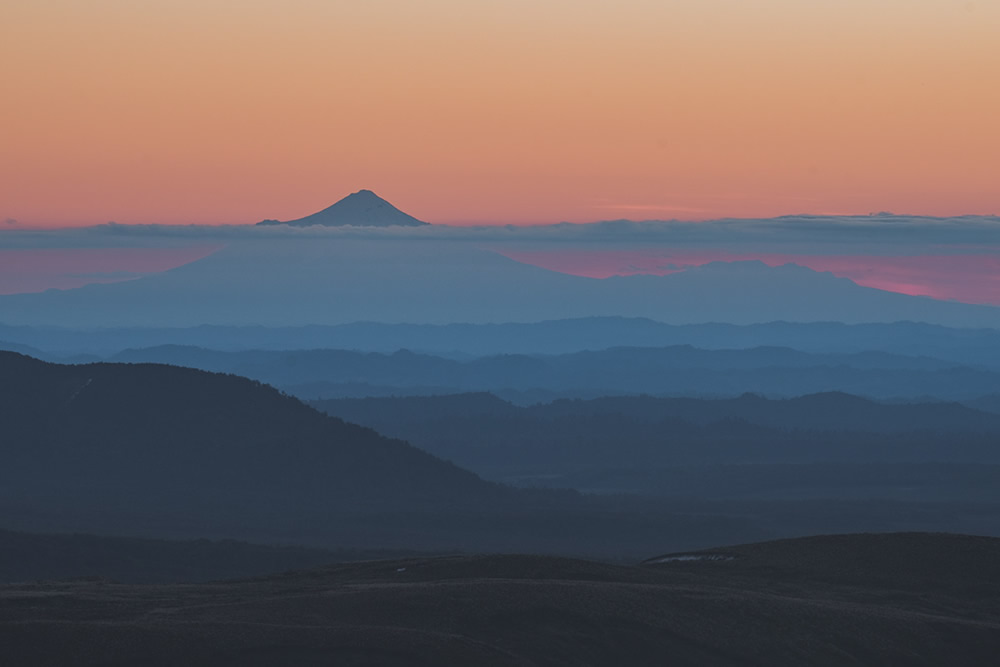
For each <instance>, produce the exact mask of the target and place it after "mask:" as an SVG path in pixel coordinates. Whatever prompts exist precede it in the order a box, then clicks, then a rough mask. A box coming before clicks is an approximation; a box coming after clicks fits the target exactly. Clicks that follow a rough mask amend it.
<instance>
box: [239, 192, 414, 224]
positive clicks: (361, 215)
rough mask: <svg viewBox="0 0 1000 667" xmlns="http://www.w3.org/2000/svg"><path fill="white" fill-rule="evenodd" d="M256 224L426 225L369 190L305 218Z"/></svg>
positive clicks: (347, 197) (352, 195)
mask: <svg viewBox="0 0 1000 667" xmlns="http://www.w3.org/2000/svg"><path fill="white" fill-rule="evenodd" d="M258 224H261V225H294V226H295V227H308V226H310V225H323V226H325V227H342V226H345V225H352V226H354V227H394V226H406V227H417V226H420V225H426V224H428V223H426V222H424V221H423V220H417V219H416V218H414V217H413V216H412V215H408V214H406V213H403V212H402V211H400V210H399V209H398V208H396V207H395V206H393V205H392V204H390V203H389V202H387V201H386V200H384V199H382V198H381V197H379V196H378V195H377V194H375V193H374V192H372V191H371V190H358V191H357V192H355V193H354V194H350V195H347V196H346V197H344V198H343V199H341V200H340V201H338V202H337V203H336V204H334V205H333V206H328V207H327V208H324V209H323V210H322V211H319V212H318V213H313V214H312V215H307V216H306V217H304V218H299V219H298V220H289V221H287V222H281V221H278V220H264V221H263V222H260V223H258Z"/></svg>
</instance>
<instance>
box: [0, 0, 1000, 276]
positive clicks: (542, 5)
mask: <svg viewBox="0 0 1000 667" xmlns="http://www.w3.org/2000/svg"><path fill="white" fill-rule="evenodd" d="M998 81H1000V2H995V1H993V0H979V1H964V0H756V1H754V2H748V1H747V0H670V1H669V2H666V1H664V0H618V1H616V2H610V1H596V0H573V1H562V0H533V1H530V2H529V1H527V0H504V1H503V2H499V1H493V0H477V1H476V2H469V1H468V0H424V1H422V2H419V3H417V2H411V1H409V0H368V1H366V2H356V1H352V2H346V1H340V0H282V1H281V2H272V1H265V0H242V1H240V2H236V1H235V0H197V1H195V0H169V1H166V0H145V1H143V2H134V0H91V1H89V2H80V1H79V0H4V2H3V3H0V89H2V91H3V95H2V98H3V101H2V104H0V227H3V228H20V229H36V228H43V227H61V226H79V225H93V224H102V223H105V222H107V221H109V220H113V221H117V222H120V223H164V224H191V223H198V224H234V223H235V224H238V223H250V222H256V221H258V220H261V219H264V218H275V219H284V220H287V219H293V218H297V217H301V216H303V215H307V214H309V213H312V212H314V211H316V210H319V209H321V208H324V207H325V206H328V205H329V204H331V203H333V202H334V201H336V200H337V199H339V198H341V197H343V196H344V195H346V194H348V193H350V192H353V191H356V190H358V189H361V188H369V189H372V190H374V191H376V192H377V193H379V194H380V195H382V196H384V197H386V198H387V199H388V200H390V201H391V202H393V203H394V204H396V205H397V206H399V207H400V208H401V209H403V210H404V211H406V212H408V213H410V214H412V215H414V216H416V217H418V218H420V219H423V220H427V221H429V222H432V223H444V224H451V225H465V224H470V225H471V224H476V225H482V224H496V223H504V224H533V223H548V222H558V221H573V222H583V221H594V220H614V219H621V218H629V219H681V220H709V219H715V218H726V217H740V218H761V217H769V216H778V215H786V214H797V213H811V214H832V215H853V214H861V215H864V214H867V213H870V212H878V211H893V212H896V213H908V214H919V215H932V216H951V215H964V214H979V215H988V214H993V213H1000V186H998V183H997V168H996V159H997V155H1000V123H998V122H997V109H1000V85H997V82H998ZM2 238H3V237H0V239H2ZM0 243H2V241H0ZM85 268H86V267H85Z"/></svg>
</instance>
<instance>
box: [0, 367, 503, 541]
mask: <svg viewBox="0 0 1000 667" xmlns="http://www.w3.org/2000/svg"><path fill="white" fill-rule="evenodd" d="M0 423H3V424H4V439H3V441H4V444H3V446H2V447H0V485H2V486H3V487H4V488H5V489H6V490H7V491H9V492H10V494H9V497H11V498H16V497H21V498H26V497H29V496H30V497H34V498H35V499H36V500H37V501H38V502H37V504H36V503H34V501H32V504H33V506H35V507H36V509H46V510H53V511H55V510H58V511H60V512H71V513H77V512H79V513H80V515H81V516H84V515H89V516H91V518H94V517H95V516H96V519H95V525H94V526H93V528H95V529H97V528H104V529H107V530H109V531H113V532H119V531H120V530H121V531H122V532H126V533H127V532H128V530H127V527H128V526H129V525H130V521H134V520H135V519H137V518H139V517H141V522H142V523H145V524H147V526H149V527H150V528H151V530H150V532H154V531H153V530H152V528H154V527H158V528H159V529H160V530H161V531H162V532H163V533H166V534H170V533H171V532H172V531H173V529H174V528H178V527H180V526H181V524H186V526H185V531H187V532H192V533H195V534H206V535H218V536H224V537H230V536H234V534H235V535H237V536H239V535H245V536H246V537H250V536H256V537H269V538H270V539H273V538H274V537H275V536H276V535H277V534H279V533H280V532H281V531H282V530H284V529H282V526H283V525H284V526H285V527H286V528H285V529H289V528H292V527H294V530H295V533H296V535H299V536H302V537H306V536H309V535H312V537H313V538H314V539H315V538H316V537H317V536H322V535H324V534H325V535H326V536H327V539H326V540H325V541H326V542H327V543H330V542H335V541H336V539H335V538H336V536H335V535H334V534H333V531H332V530H331V529H330V528H329V527H328V526H329V516H330V514H331V513H334V514H336V513H342V512H345V511H347V510H350V511H352V512H359V511H360V512H362V513H364V512H368V511H375V512H377V511H386V510H387V509H389V510H391V509H396V508H400V507H405V508H407V509H408V510H410V511H418V510H421V509H423V510H429V509H434V508H440V507H447V506H454V505H455V504H456V503H458V504H462V505H468V504H470V503H471V504H472V505H476V504H478V503H482V502H487V503H488V502H493V501H496V500H499V499H502V498H503V496H504V495H505V493H504V491H503V490H502V489H499V488H497V487H495V486H494V485H492V484H490V483H487V482H484V481H483V480H481V479H479V478H477V477H476V476H475V475H473V474H471V473H469V472H466V471H464V470H461V469H459V468H457V467H456V466H454V465H452V464H449V463H446V462H444V461H441V460H439V459H436V458H434V457H433V456H431V455H429V454H426V453H424V452H422V451H420V450H417V449H416V448H414V447H411V446H410V445H408V444H406V443H404V442H401V441H399V440H390V439H388V438H384V437H382V436H379V435H378V434H376V433H375V432H374V431H371V430H369V429H367V428H363V427H361V426H356V425H353V424H347V423H345V422H343V421H341V420H339V419H336V418H331V417H328V416H326V415H323V414H320V413H319V412H317V411H315V410H313V409H312V408H309V407H307V406H306V405H304V404H302V403H301V402H299V401H298V400H296V399H294V398H291V397H289V396H285V395H282V394H281V393H280V392H278V391H277V390H275V389H273V388H271V387H269V386H267V385H262V384H261V383H259V382H255V381H252V380H248V379H246V378H241V377H237V376H234V375H222V374H214V373H206V372H203V371H196V370H191V369H186V368H177V367H173V366H164V365H153V364H103V363H101V364H86V365H76V366H61V365H55V364H48V363H44V362H41V361H38V360H36V359H32V358H31V357H26V356H23V355H19V354H16V353H0ZM130 517H132V518H130ZM179 517H182V518H179ZM102 518H103V520H102ZM290 522H291V523H290ZM82 523H86V522H85V521H82ZM100 523H105V524H106V525H103V526H99V525H96V524H100ZM195 525H196V526H197V527H196V528H195V530H193V531H188V530H187V529H189V528H191V527H192V526H195ZM82 527H83V526H81V528H82ZM275 531H278V532H277V533H276V532H275ZM268 533H270V536H268V535H267V534H268ZM331 538H332V539H331ZM320 541H323V540H320Z"/></svg>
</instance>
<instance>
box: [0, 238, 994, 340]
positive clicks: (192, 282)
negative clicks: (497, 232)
mask: <svg viewBox="0 0 1000 667" xmlns="http://www.w3.org/2000/svg"><path fill="white" fill-rule="evenodd" d="M385 234H386V237H385V238H380V239H375V240H373V239H371V238H365V239H359V238H353V237H349V236H344V237H341V236H337V235H334V236H336V238H332V237H331V238H327V237H325V236H322V235H319V236H310V237H309V238H302V239H298V238H295V239H291V238H284V237H282V238H274V239H266V240H259V241H252V242H251V241H243V242H234V243H233V244H231V245H230V246H228V247H226V248H224V249H222V250H220V251H218V252H216V253H214V254H212V255H210V256H208V257H206V258H204V259H202V260H199V261H196V262H193V263H191V264H187V265H184V266H181V267H178V268H176V269H172V270H170V271H166V272H164V273H159V274H155V275H150V276H146V277H143V278H139V279H136V280H132V281H127V282H120V283H114V284H104V285H87V286H85V287H81V288H78V289H73V290H66V291H56V290H50V291H48V292H43V293H38V294H13V295H6V296H0V322H3V323H5V324H30V325H57V326H69V327H114V326H143V327H165V326H169V327H186V326H197V325H202V324H227V325H231V324H236V325H252V324H254V325H264V326H290V325H309V324H327V325H329V324H347V323H351V322H365V321H367V322H408V323H411V324H449V323H453V322H469V323H474V324H476V323H478V324H483V323H496V322H531V321H541V320H552V319H565V318H581V317H591V316H620V317H633V318H636V317H641V318H649V319H652V320H656V321H662V322H669V323H672V324H694V323H705V322H728V323H734V324H752V323H763V322H773V321H793V322H844V323H866V322H896V321H915V322H927V323H933V324H941V325H947V326H956V327H1000V307H991V306H978V305H969V304H963V303H957V302H945V301H936V300H934V299H930V298H925V297H916V296H907V295H904V294H898V293H894V292H886V291H881V290H877V289H872V288H867V287H861V286H859V285H857V284H855V283H853V282H851V281H850V280H847V279H844V278H836V277H834V276H833V275H831V274H828V273H818V272H816V271H812V270H810V269H807V268H804V267H801V266H796V265H792V264H789V265H784V266H778V267H769V266H767V265H765V264H763V263H761V262H757V261H745V262H731V263H724V262H715V263H711V264H707V265H704V266H700V267H696V268H691V269H688V270H686V271H682V272H678V273H674V274H671V275H667V276H651V275H633V276H619V277H613V278H608V279H604V280H598V279H592V278H584V277H579V276H573V275H567V274H562V273H557V272H554V271H548V270H546V269H542V268H538V267H535V266H530V265H526V264H521V263H518V262H515V261H514V260H511V259H508V258H506V257H504V256H502V255H500V254H497V253H495V252H491V251H488V250H483V249H477V248H474V247H471V245H470V244H468V243H462V244H451V243H448V242H446V241H426V240H423V241H418V240H399V239H397V238H395V237H393V235H392V232H390V231H386V232H385Z"/></svg>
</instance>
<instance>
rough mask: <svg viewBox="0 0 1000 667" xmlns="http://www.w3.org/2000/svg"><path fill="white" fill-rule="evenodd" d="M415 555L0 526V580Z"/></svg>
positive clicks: (194, 577)
mask: <svg viewBox="0 0 1000 667" xmlns="http://www.w3.org/2000/svg"><path fill="white" fill-rule="evenodd" d="M412 555H414V552H401V551H358V550H339V551H330V550H326V549H310V548H307V547H296V546H268V545H261V544H250V543H247V542H238V541H236V540H183V541H181V540H150V539H140V538H134V537H108V536H104V535H86V534H73V535H65V534H36V533H23V532H16V531H10V530H0V584H6V583H12V582H24V581H38V580H53V579H76V578H94V579H102V580H113V581H117V582H122V583H177V582H188V583H190V582H197V581H217V580H220V579H236V578H245V577H253V576H260V575H264V574H271V573H273V572H282V571H285V570H293V569H305V568H310V567H318V566H320V565H329V564H330V563H334V562H346V561H357V560H374V559H378V558H401V557H407V556H412Z"/></svg>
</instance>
